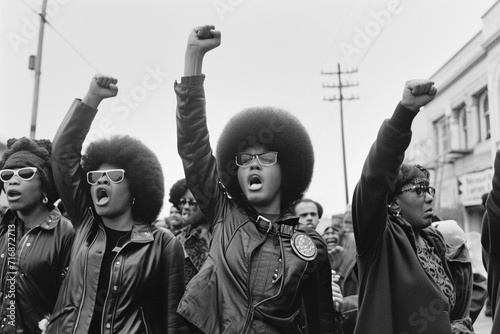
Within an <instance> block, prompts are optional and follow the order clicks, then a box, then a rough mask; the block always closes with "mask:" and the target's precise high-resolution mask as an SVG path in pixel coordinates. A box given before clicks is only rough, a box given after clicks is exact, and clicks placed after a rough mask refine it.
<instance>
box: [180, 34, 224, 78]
mask: <svg viewBox="0 0 500 334" xmlns="http://www.w3.org/2000/svg"><path fill="white" fill-rule="evenodd" d="M220 42H221V33H220V31H217V30H215V27H214V26H212V25H206V26H200V27H196V28H194V29H193V30H192V31H191V33H190V34H189V37H188V44H187V47H186V55H185V59H184V76H186V77H189V76H194V75H201V74H202V67H203V57H204V56H205V54H206V53H207V52H208V51H210V50H212V49H215V48H216V47H218V46H219V45H220Z"/></svg>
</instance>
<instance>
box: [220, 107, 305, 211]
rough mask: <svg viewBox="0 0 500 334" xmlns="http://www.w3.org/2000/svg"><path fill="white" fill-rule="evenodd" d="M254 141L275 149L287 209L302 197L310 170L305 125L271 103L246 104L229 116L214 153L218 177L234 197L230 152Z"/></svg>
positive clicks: (238, 193)
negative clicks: (246, 107) (253, 105)
mask: <svg viewBox="0 0 500 334" xmlns="http://www.w3.org/2000/svg"><path fill="white" fill-rule="evenodd" d="M254 145H263V146H265V147H266V149H268V150H270V151H277V152H278V160H279V162H280V166H281V174H282V185H281V190H282V191H281V193H282V195H281V196H282V197H281V206H282V209H289V208H290V207H291V206H292V205H293V203H294V202H296V201H297V200H299V199H301V198H302V196H303V194H304V192H305V191H306V190H307V188H308V186H309V183H310V182H311V178H312V174H313V169H314V152H313V147H312V144H311V139H310V138H309V135H308V133H307V131H306V129H305V128H304V126H303V125H302V123H301V122H300V121H299V120H298V119H297V118H296V117H295V116H293V115H292V114H290V113H289V112H287V111H285V110H283V109H279V108H274V107H254V108H248V109H245V110H243V111H241V112H239V113H238V114H236V115H235V116H233V117H232V118H231V119H230V120H229V122H228V123H227V124H226V126H225V128H224V129H223V131H222V134H221V136H220V137H219V140H218V143H217V151H216V157H217V167H218V171H219V175H220V180H221V182H222V184H223V185H224V187H225V188H226V190H227V192H228V193H229V195H230V196H231V197H233V198H235V199H242V197H243V194H242V192H241V188H240V185H239V182H238V173H237V170H238V167H237V166H236V164H235V162H234V155H235V154H236V153H237V152H241V151H243V150H245V149H247V148H248V147H250V146H254Z"/></svg>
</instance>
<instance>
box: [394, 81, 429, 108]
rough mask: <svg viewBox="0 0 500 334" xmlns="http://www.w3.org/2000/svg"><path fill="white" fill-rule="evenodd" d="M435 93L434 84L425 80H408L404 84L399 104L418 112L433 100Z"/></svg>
mask: <svg viewBox="0 0 500 334" xmlns="http://www.w3.org/2000/svg"><path fill="white" fill-rule="evenodd" d="M436 93H437V88H436V86H434V82H432V81H429V80H425V79H418V80H410V81H407V82H406V84H405V88H404V91H403V98H402V99H401V104H402V105H403V106H404V107H406V108H408V109H410V110H413V111H415V112H418V111H419V110H420V108H421V107H423V106H425V105H426V104H427V103H429V102H430V101H432V100H433V99H434V97H435V96H436Z"/></svg>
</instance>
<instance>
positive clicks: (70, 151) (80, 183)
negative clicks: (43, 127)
mask: <svg viewBox="0 0 500 334" xmlns="http://www.w3.org/2000/svg"><path fill="white" fill-rule="evenodd" d="M96 113H97V110H96V109H93V108H91V107H89V106H87V105H86V104H84V103H82V102H81V101H80V100H78V99H75V101H74V102H73V104H72V105H71V107H70V109H69V111H68V113H67V114H66V116H65V118H64V120H63V121H62V123H61V125H60V126H59V129H58V130H57V133H56V135H55V137H54V140H53V141H52V171H53V174H54V181H55V184H56V188H57V191H58V192H59V195H60V197H61V200H62V202H63V204H64V207H65V209H66V211H67V213H68V216H69V217H70V220H71V223H72V224H73V226H75V228H77V227H78V226H79V224H80V222H81V221H82V217H83V216H84V215H85V213H86V211H87V209H88V208H89V207H90V206H91V205H92V200H91V198H90V193H89V189H88V185H87V183H86V182H85V175H84V172H83V170H82V168H81V166H80V159H81V151H82V145H83V141H84V140H85V137H86V136H87V133H88V132H89V129H90V125H91V124H92V120H93V119H94V117H95V115H96Z"/></svg>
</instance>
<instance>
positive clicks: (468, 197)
mask: <svg viewBox="0 0 500 334" xmlns="http://www.w3.org/2000/svg"><path fill="white" fill-rule="evenodd" d="M492 179H493V168H488V169H485V170H483V171H480V172H473V173H468V174H464V175H461V176H459V177H458V178H457V182H458V195H459V197H460V201H461V202H462V204H463V205H464V206H472V205H481V204H482V200H481V196H482V195H483V194H484V193H487V192H489V191H490V190H491V180H492Z"/></svg>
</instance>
